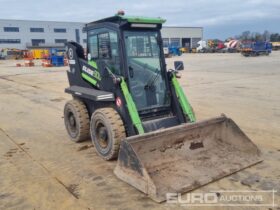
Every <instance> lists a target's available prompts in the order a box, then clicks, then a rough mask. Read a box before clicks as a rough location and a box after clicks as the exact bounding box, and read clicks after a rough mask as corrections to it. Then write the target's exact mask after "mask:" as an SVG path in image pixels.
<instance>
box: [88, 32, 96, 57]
mask: <svg viewBox="0 0 280 210" xmlns="http://www.w3.org/2000/svg"><path fill="white" fill-rule="evenodd" d="M88 44H89V53H90V54H91V58H97V57H98V42H97V35H91V36H90V37H89V40H88Z"/></svg>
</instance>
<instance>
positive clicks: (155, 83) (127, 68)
mask: <svg viewBox="0 0 280 210" xmlns="http://www.w3.org/2000/svg"><path fill="white" fill-rule="evenodd" d="M164 22H165V20H164V19H161V18H144V17H130V16H124V15H123V14H122V13H120V14H117V15H115V16H113V17H109V18H105V19H102V20H99V21H95V22H92V23H89V24H87V25H86V31H87V34H88V43H87V52H88V54H87V59H88V62H89V63H91V62H94V63H97V64H99V65H100V66H106V67H107V68H109V70H110V71H111V72H112V73H113V74H114V75H116V76H119V77H124V78H125V79H126V81H127V83H128V86H129V90H130V92H131V96H132V98H133V100H134V102H135V105H136V107H137V110H138V112H139V115H140V116H144V115H149V116H150V114H151V113H152V112H155V113H157V116H158V113H159V112H160V111H161V110H162V112H163V113H166V114H168V113H169V112H170V105H171V99H170V97H171V96H170V89H169V87H168V82H167V74H166V72H167V71H166V64H165V60H164V54H163V51H162V39H161V34H160V29H161V27H162V23H164Z"/></svg>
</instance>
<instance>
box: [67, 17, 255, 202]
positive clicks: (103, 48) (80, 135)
mask: <svg viewBox="0 0 280 210" xmlns="http://www.w3.org/2000/svg"><path fill="white" fill-rule="evenodd" d="M164 22H165V20H164V19H162V18H145V17H133V16H126V15H124V14H117V15H115V16H112V17H108V18H105V19H101V20H98V21H95V22H91V23H88V24H86V26H85V28H84V30H85V32H86V33H87V49H86V53H85V51H84V49H83V48H82V46H81V45H79V44H78V43H76V42H68V43H67V46H66V48H67V49H66V50H67V51H66V52H67V57H68V61H69V70H68V72H67V75H68V79H69V84H70V86H69V87H68V88H66V89H65V92H66V93H69V94H72V96H73V100H71V101H68V102H67V103H66V105H65V107H64V121H65V126H66V130H67V132H68V134H69V136H70V138H71V140H73V141H74V142H80V141H83V140H87V139H89V138H91V139H92V142H93V145H94V147H95V150H96V152H97V153H98V154H99V155H100V156H102V157H103V158H104V159H105V160H112V159H116V158H117V159H118V161H117V166H116V168H115V170H114V173H115V174H116V176H117V177H118V178H120V179H121V180H123V181H125V182H127V183H129V184H130V185H132V186H134V187H135V188H137V189H139V190H140V191H142V192H144V193H146V194H147V195H148V196H150V197H151V198H152V199H153V200H155V201H157V202H162V201H164V200H166V193H173V192H176V193H183V192H188V191H190V190H193V189H195V188H198V187H200V186H202V185H205V184H207V183H210V182H212V181H215V180H218V179H220V178H222V177H224V176H227V175H230V174H232V173H234V172H237V171H239V170H241V169H244V168H246V167H249V166H251V165H254V164H256V163H258V162H260V161H261V153H260V150H259V149H258V148H257V147H256V145H255V144H254V143H253V142H252V141H251V140H250V139H249V138H248V137H247V136H246V135H245V134H244V133H243V132H242V131H241V129H240V128H239V127H238V126H237V125H236V124H235V123H234V122H233V121H232V120H231V119H230V118H227V117H226V116H225V115H222V116H220V117H216V118H212V119H208V120H203V121H198V122H196V118H195V114H194V112H193V109H192V107H191V105H190V104H189V102H188V100H187V97H186V96H185V94H184V92H183V90H182V88H181V86H180V84H179V82H178V78H179V75H178V71H179V70H183V68H184V65H183V62H181V61H177V62H175V63H174V66H175V68H174V70H172V69H170V70H167V69H166V63H165V58H164V53H163V42H162V37H161V32H160V30H161V27H162V24H163V23H164Z"/></svg>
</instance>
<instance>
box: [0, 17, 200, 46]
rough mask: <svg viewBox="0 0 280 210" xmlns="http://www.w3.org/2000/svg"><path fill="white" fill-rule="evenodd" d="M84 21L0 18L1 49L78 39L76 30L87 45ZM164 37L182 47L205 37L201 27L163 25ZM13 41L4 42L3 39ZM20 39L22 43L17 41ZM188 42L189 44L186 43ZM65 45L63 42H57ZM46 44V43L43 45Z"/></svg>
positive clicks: (192, 44) (194, 44)
mask: <svg viewBox="0 0 280 210" xmlns="http://www.w3.org/2000/svg"><path fill="white" fill-rule="evenodd" d="M84 25H85V24H84V23H79V22H56V21H29V20H3V19H2V20H0V49H2V48H17V49H26V48H30V47H32V39H33V40H36V39H43V40H45V45H54V44H55V40H56V39H60V41H62V39H66V40H68V41H70V40H73V41H77V39H76V30H78V31H79V35H80V42H79V43H80V44H81V45H82V46H83V47H84V48H85V47H86V42H85V39H86V33H83V31H82V29H83V27H84ZM5 27H18V28H19V31H18V32H5V31H4V28H5ZM30 28H43V29H44V32H31V31H30ZM54 29H66V32H65V33H58V32H55V31H54ZM161 32H162V37H163V38H164V42H166V43H167V44H168V45H170V44H174V43H178V45H179V46H180V47H182V46H184V45H189V46H188V47H190V48H191V47H196V43H197V42H198V41H200V40H201V39H202V38H203V28H201V27H163V28H162V31H161ZM5 40H6V41H7V40H8V41H9V42H13V43H3V41H5ZM19 40H20V43H17V42H18V41H19ZM186 43H187V44H186ZM57 45H58V46H63V44H61V43H60V44H57ZM43 46H44V45H43Z"/></svg>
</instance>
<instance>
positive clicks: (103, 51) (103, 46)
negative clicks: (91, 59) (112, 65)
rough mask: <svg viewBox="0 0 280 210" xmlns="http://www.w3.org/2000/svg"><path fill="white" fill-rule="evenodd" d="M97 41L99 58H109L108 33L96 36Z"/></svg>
mask: <svg viewBox="0 0 280 210" xmlns="http://www.w3.org/2000/svg"><path fill="white" fill-rule="evenodd" d="M98 40H99V58H103V59H104V58H105V59H106V58H110V57H111V55H110V54H111V49H110V37H109V33H103V34H99V35H98Z"/></svg>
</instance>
